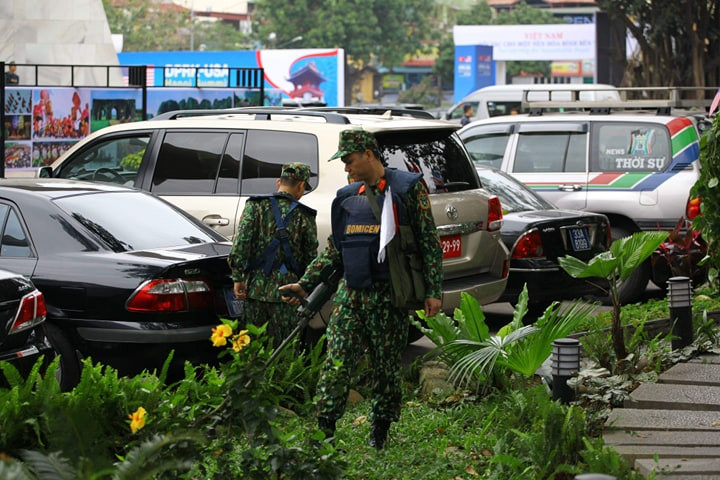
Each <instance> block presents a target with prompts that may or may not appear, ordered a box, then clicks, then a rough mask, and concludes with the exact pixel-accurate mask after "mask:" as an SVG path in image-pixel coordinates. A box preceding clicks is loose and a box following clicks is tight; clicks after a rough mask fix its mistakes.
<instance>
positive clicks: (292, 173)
mask: <svg viewBox="0 0 720 480" xmlns="http://www.w3.org/2000/svg"><path fill="white" fill-rule="evenodd" d="M280 178H289V179H292V180H297V181H303V182H305V190H306V191H308V192H309V191H310V190H312V187H311V186H310V167H308V166H307V165H305V164H304V163H300V162H292V163H286V164H285V165H283V166H282V173H281V174H280Z"/></svg>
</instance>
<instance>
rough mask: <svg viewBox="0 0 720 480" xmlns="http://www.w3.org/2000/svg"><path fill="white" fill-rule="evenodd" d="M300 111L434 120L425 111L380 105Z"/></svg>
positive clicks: (317, 108)
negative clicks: (388, 114) (388, 115)
mask: <svg viewBox="0 0 720 480" xmlns="http://www.w3.org/2000/svg"><path fill="white" fill-rule="evenodd" d="M298 110H302V111H307V110H311V111H315V112H335V113H343V114H348V115H353V114H355V115H386V114H387V113H388V112H390V115H392V116H393V117H412V118H423V119H431V120H435V117H434V116H433V114H432V113H430V112H428V111H427V110H419V109H417V108H407V107H405V108H403V107H393V106H390V105H388V106H387V107H385V106H382V105H372V106H356V107H303V108H298Z"/></svg>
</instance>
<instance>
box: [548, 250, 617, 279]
mask: <svg viewBox="0 0 720 480" xmlns="http://www.w3.org/2000/svg"><path fill="white" fill-rule="evenodd" d="M558 263H559V264H560V266H561V267H562V268H563V270H565V271H566V272H567V273H568V275H570V276H571V277H574V278H589V277H599V278H609V277H610V275H612V272H613V271H614V270H615V269H616V268H617V267H618V264H619V263H620V260H619V259H617V258H616V257H615V256H614V255H613V254H612V252H609V251H608V252H602V253H599V254H597V255H595V256H594V257H593V258H592V259H591V260H590V262H589V263H585V262H583V261H582V260H580V259H578V258H575V257H571V256H569V255H566V256H564V257H559V258H558Z"/></svg>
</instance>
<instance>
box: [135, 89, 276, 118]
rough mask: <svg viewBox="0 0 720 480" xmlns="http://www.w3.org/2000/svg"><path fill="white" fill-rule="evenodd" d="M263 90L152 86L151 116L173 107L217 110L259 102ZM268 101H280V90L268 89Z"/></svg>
mask: <svg viewBox="0 0 720 480" xmlns="http://www.w3.org/2000/svg"><path fill="white" fill-rule="evenodd" d="M259 96H260V91H259V90H251V89H246V88H149V89H148V94H147V100H148V107H147V113H148V118H153V117H155V116H157V115H160V114H161V113H166V112H171V111H173V110H198V109H203V110H209V109H213V110H217V109H221V108H233V107H249V106H255V105H258V102H259V100H260V98H259ZM265 97H266V104H267V105H280V101H281V99H282V96H281V94H280V92H270V93H268V92H266V93H265Z"/></svg>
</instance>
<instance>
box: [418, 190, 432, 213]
mask: <svg viewBox="0 0 720 480" xmlns="http://www.w3.org/2000/svg"><path fill="white" fill-rule="evenodd" d="M418 203H419V204H420V208H422V209H423V210H427V209H429V208H430V199H429V198H428V194H427V193H426V192H420V194H419V195H418Z"/></svg>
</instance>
